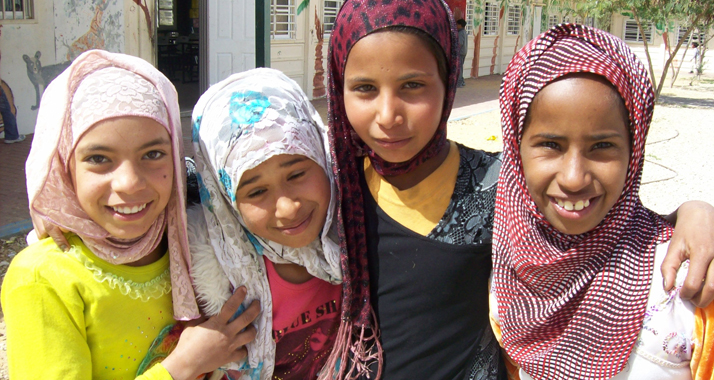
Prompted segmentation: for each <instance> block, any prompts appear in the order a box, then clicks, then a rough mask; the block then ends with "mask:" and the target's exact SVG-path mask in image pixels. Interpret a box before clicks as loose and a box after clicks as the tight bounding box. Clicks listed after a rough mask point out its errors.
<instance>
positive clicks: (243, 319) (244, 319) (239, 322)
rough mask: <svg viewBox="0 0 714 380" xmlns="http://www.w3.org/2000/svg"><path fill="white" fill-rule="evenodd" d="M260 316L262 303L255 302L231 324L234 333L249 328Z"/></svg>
mask: <svg viewBox="0 0 714 380" xmlns="http://www.w3.org/2000/svg"><path fill="white" fill-rule="evenodd" d="M258 314H260V301H258V300H253V302H251V303H250V306H248V308H247V309H245V311H244V312H243V313H242V314H241V315H239V316H238V318H236V319H235V320H233V321H232V322H230V323H229V326H230V327H231V330H232V331H233V333H235V334H237V333H238V332H239V331H241V330H243V329H244V328H246V327H247V326H249V325H250V324H251V323H253V321H254V320H255V318H256V317H258Z"/></svg>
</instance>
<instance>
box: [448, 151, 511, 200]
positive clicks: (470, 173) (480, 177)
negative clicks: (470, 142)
mask: <svg viewBox="0 0 714 380" xmlns="http://www.w3.org/2000/svg"><path fill="white" fill-rule="evenodd" d="M456 145H457V146H458V148H459V155H460V156H461V163H460V165H459V177H462V176H467V177H469V180H470V182H471V183H472V184H473V185H474V186H476V187H479V188H480V189H482V190H488V189H490V188H495V186H496V184H497V182H498V173H499V172H500V171H501V153H500V152H496V153H492V152H485V151H483V150H479V149H473V148H469V147H467V146H464V145H461V144H458V143H457V144H456Z"/></svg>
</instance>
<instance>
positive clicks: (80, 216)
mask: <svg viewBox="0 0 714 380" xmlns="http://www.w3.org/2000/svg"><path fill="white" fill-rule="evenodd" d="M124 116H141V117H148V118H151V119H153V120H155V121H157V122H158V123H159V124H161V125H163V126H164V127H165V128H166V130H167V131H168V133H169V135H170V136H171V146H172V151H173V160H174V162H173V164H174V191H173V193H172V194H171V198H170V199H169V203H168V205H167V206H166V210H165V212H164V213H162V214H161V215H160V216H159V217H158V218H157V219H156V221H155V222H154V224H153V225H152V226H151V227H150V228H149V230H148V231H147V232H146V234H144V235H143V236H142V237H139V238H137V239H132V240H130V241H125V240H120V239H116V238H113V237H112V236H110V235H109V233H108V232H107V231H106V230H105V229H104V228H102V227H101V226H99V225H98V224H97V223H95V222H94V221H93V220H92V219H91V218H90V217H89V216H88V215H87V213H86V212H84V210H83V209H82V207H81V206H80V204H79V200H78V199H77V195H76V193H75V191H74V187H73V184H72V181H71V179H70V175H69V160H70V158H71V156H72V153H73V151H74V149H75V146H76V144H77V141H78V140H79V139H80V138H81V137H82V136H83V134H84V133H85V132H86V131H87V130H89V129H90V128H91V127H92V126H94V125H95V124H96V123H98V122H100V121H103V120H107V119H110V118H115V117H124ZM25 172H26V173H27V194H28V198H29V201H30V216H31V217H32V222H33V224H34V227H35V230H36V232H37V234H38V236H40V237H44V236H47V229H48V227H50V226H52V225H54V226H59V227H61V228H63V229H66V230H68V231H71V232H74V233H76V234H77V235H78V236H79V237H81V238H82V241H83V242H84V243H85V244H86V245H87V247H89V248H90V249H91V250H92V252H93V253H94V254H95V255H97V257H99V258H101V259H103V260H105V261H107V262H109V263H112V264H117V265H118V264H126V263H130V262H134V261H136V260H139V259H141V258H142V257H145V256H146V255H148V254H149V253H151V252H152V251H153V250H154V249H156V247H158V245H159V244H160V242H161V240H162V238H163V236H164V233H166V234H167V237H168V245H169V260H170V268H171V269H170V271H171V285H172V296H173V304H174V317H175V318H176V319H179V320H187V319H193V318H197V317H198V316H199V312H198V307H197V305H196V301H195V297H194V293H193V287H192V286H191V281H190V278H189V275H188V266H189V265H190V256H189V252H188V238H187V235H186V211H185V210H186V206H185V188H186V186H185V178H186V172H185V167H184V161H183V146H182V138H181V120H180V113H179V105H178V99H177V94H176V90H175V89H174V87H173V85H172V84H171V82H170V81H169V80H168V79H167V78H166V77H165V76H164V75H163V74H162V73H161V72H159V71H158V70H157V69H156V68H154V67H153V66H152V65H151V64H149V63H148V62H146V61H144V60H142V59H140V58H136V57H132V56H128V55H124V54H116V53H108V52H105V51H100V50H90V51H88V52H85V53H84V54H82V55H80V56H79V57H77V58H76V59H75V60H74V62H72V65H71V66H70V67H69V68H67V70H65V71H64V72H63V73H62V74H60V75H59V76H58V77H57V78H56V79H55V80H54V81H53V82H52V83H51V84H50V85H49V86H48V87H47V89H46V90H45V92H44V94H43V96H42V102H41V107H40V111H39V114H38V116H37V125H36V127H35V137H34V139H33V141H32V149H31V150H30V155H29V157H28V159H27V163H26V165H25Z"/></svg>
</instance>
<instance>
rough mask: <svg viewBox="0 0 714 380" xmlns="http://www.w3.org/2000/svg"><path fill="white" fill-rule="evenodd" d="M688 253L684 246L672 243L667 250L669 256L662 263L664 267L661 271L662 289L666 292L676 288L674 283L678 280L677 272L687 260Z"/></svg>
mask: <svg viewBox="0 0 714 380" xmlns="http://www.w3.org/2000/svg"><path fill="white" fill-rule="evenodd" d="M685 255H686V251H685V248H684V246H683V244H681V243H679V242H675V241H674V240H672V241H670V243H669V247H668V248H667V256H665V257H664V261H662V266H661V267H660V270H661V271H662V279H663V284H662V287H663V288H664V290H665V291H669V290H670V289H672V287H673V286H674V281H675V279H676V278H677V271H678V270H679V267H680V266H681V265H682V262H683V261H684V260H685V257H686V256H685Z"/></svg>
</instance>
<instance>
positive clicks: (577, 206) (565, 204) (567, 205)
mask: <svg viewBox="0 0 714 380" xmlns="http://www.w3.org/2000/svg"><path fill="white" fill-rule="evenodd" d="M554 199H555V202H556V203H557V204H558V206H560V207H562V208H563V209H565V210H566V211H582V210H583V209H585V208H587V207H588V206H590V199H585V200H579V201H577V202H575V203H573V202H572V201H564V200H561V199H558V198H554Z"/></svg>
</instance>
